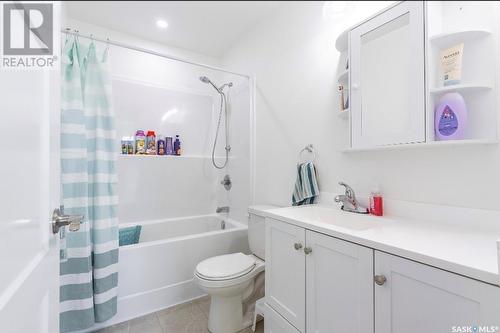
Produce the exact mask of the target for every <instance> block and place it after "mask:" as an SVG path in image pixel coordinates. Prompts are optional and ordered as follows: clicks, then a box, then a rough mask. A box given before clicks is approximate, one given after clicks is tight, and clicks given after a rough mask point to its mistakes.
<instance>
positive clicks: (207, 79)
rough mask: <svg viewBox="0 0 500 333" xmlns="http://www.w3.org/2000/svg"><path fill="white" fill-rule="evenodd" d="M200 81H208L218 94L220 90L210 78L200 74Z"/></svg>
mask: <svg viewBox="0 0 500 333" xmlns="http://www.w3.org/2000/svg"><path fill="white" fill-rule="evenodd" d="M200 81H201V82H203V83H208V84H210V85H211V86H212V87H214V89H215V90H217V92H218V93H219V94H220V93H221V91H220V90H219V88H217V86H216V85H215V84H214V83H213V82H212V81H210V79H209V78H208V77H206V76H200Z"/></svg>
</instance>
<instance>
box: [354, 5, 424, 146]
mask: <svg viewBox="0 0 500 333" xmlns="http://www.w3.org/2000/svg"><path fill="white" fill-rule="evenodd" d="M424 41H425V38H424V4H423V2H420V1H418V2H417V1H406V2H403V3H400V4H398V5H396V6H394V7H392V8H390V9H388V10H387V11H385V12H383V13H381V14H379V15H377V16H375V17H373V18H372V19H370V20H368V21H366V22H364V23H362V24H360V25H359V26H357V27H355V28H353V29H352V30H351V32H350V52H351V57H350V58H351V99H352V101H351V113H352V122H351V135H352V147H354V148H360V147H370V146H382V145H392V144H405V143H414V142H423V141H425V82H424V72H425V67H424V65H425V62H424Z"/></svg>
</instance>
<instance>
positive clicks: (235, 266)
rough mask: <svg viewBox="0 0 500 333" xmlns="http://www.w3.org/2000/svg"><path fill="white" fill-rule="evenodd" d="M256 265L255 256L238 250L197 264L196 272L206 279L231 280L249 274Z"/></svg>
mask: <svg viewBox="0 0 500 333" xmlns="http://www.w3.org/2000/svg"><path fill="white" fill-rule="evenodd" d="M255 265H256V260H255V257H253V256H248V255H245V254H243V253H241V252H238V253H231V254H225V255H222V256H216V257H212V258H208V259H205V260H203V261H202V262H200V263H199V264H198V265H197V266H196V272H195V273H196V275H198V277H200V278H202V279H204V280H210V281H222V280H231V279H236V278H238V277H240V276H243V275H246V274H248V273H249V272H250V271H252V270H253V269H254V268H255Z"/></svg>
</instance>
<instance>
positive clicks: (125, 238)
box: [119, 225, 142, 246]
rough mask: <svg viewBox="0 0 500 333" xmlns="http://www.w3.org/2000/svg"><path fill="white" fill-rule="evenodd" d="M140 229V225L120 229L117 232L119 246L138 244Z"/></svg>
mask: <svg viewBox="0 0 500 333" xmlns="http://www.w3.org/2000/svg"><path fill="white" fill-rule="evenodd" d="M141 228H142V227H141V226H140V225H136V226H133V227H127V228H120V232H119V240H120V246H125V245H132V244H137V243H139V238H140V237H141Z"/></svg>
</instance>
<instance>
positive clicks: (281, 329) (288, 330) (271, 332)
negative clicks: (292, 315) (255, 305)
mask: <svg viewBox="0 0 500 333" xmlns="http://www.w3.org/2000/svg"><path fill="white" fill-rule="evenodd" d="M264 316H265V317H264V318H265V319H264V332H265V333H300V332H299V331H298V330H297V329H296V328H295V327H294V326H293V325H292V324H290V323H289V322H288V321H286V320H285V318H283V317H282V316H281V315H280V314H279V313H277V312H276V311H274V310H273V309H272V308H271V307H270V306H269V305H266V307H265V310H264Z"/></svg>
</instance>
